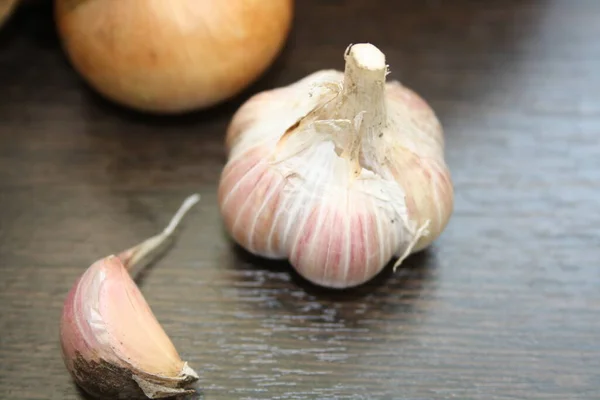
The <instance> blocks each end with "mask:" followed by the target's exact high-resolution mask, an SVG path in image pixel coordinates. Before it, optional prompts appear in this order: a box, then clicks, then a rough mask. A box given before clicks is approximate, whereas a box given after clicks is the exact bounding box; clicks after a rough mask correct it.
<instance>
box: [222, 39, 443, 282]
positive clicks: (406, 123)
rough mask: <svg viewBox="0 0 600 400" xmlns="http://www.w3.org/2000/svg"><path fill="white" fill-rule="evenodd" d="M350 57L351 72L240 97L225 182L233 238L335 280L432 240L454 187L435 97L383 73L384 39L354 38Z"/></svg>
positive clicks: (349, 278) (368, 270) (317, 277)
mask: <svg viewBox="0 0 600 400" xmlns="http://www.w3.org/2000/svg"><path fill="white" fill-rule="evenodd" d="M345 61H346V64H345V71H344V73H342V72H339V71H335V70H322V71H318V72H315V73H313V74H311V75H309V76H307V77H305V78H303V79H301V80H299V81H297V82H295V83H293V84H291V85H289V86H286V87H282V88H277V89H274V90H270V91H266V92H263V93H259V94H257V95H255V96H254V97H253V98H251V99H250V100H248V101H247V102H246V103H245V104H243V105H242V106H241V107H240V109H239V110H238V111H237V112H236V114H235V115H234V117H233V119H232V121H231V124H230V126H229V129H228V132H227V138H226V145H227V149H228V152H229V157H228V161H227V164H226V165H225V167H224V170H223V172H222V176H221V181H220V185H219V203H220V211H221V214H222V216H223V219H224V224H225V227H226V229H227V230H228V232H229V233H230V234H231V235H232V237H233V238H234V240H235V241H236V242H238V243H239V244H240V245H241V246H242V247H244V248H245V249H247V250H248V251H250V252H251V253H254V254H256V255H260V256H263V257H268V258H276V259H288V260H289V261H290V263H291V264H292V266H293V267H294V268H295V269H296V270H297V271H298V272H299V274H300V275H302V276H304V277H305V278H306V279H308V280H309V281H311V282H313V283H315V284H318V285H321V286H326V287H332V288H345V287H351V286H356V285H359V284H361V283H364V282H366V281H368V280H370V279H371V278H372V277H374V276H375V275H376V274H377V273H378V272H379V271H381V270H382V269H383V268H384V266H385V265H386V264H387V263H388V262H389V261H390V260H391V259H392V258H394V257H397V261H396V264H395V267H397V266H398V265H400V263H401V262H402V261H403V260H404V259H405V258H406V257H407V256H408V255H409V254H411V253H414V252H416V251H419V250H422V249H424V248H425V247H427V246H428V245H429V244H431V243H432V242H433V241H434V240H435V239H436V238H437V237H438V236H439V235H440V234H441V232H442V231H443V230H444V228H445V226H446V225H447V223H448V221H449V218H450V215H451V213H452V210H453V196H454V195H453V187H452V182H451V177H450V172H449V170H448V167H447V165H446V163H445V160H444V138H443V133H442V128H441V125H440V123H439V121H438V119H437V117H436V116H435V114H434V112H433V111H432V109H431V108H430V107H429V106H428V104H427V103H426V102H425V101H424V100H422V99H421V98H420V97H419V96H418V95H417V94H416V93H414V92H413V91H411V90H410V89H408V88H406V87H404V86H402V85H401V84H400V83H398V82H389V83H386V75H387V72H388V71H387V65H386V61H385V56H384V54H383V53H382V52H381V51H380V50H379V49H377V48H376V47H375V46H373V45H371V44H357V45H353V46H350V47H349V48H348V49H347V51H346V53H345Z"/></svg>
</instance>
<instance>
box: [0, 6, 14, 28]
mask: <svg viewBox="0 0 600 400" xmlns="http://www.w3.org/2000/svg"><path fill="white" fill-rule="evenodd" d="M17 4H19V0H0V27H2V26H3V25H4V24H5V23H6V21H7V20H8V18H9V17H10V16H11V15H12V13H13V11H14V10H15V8H16V7H17Z"/></svg>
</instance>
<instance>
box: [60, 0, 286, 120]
mask: <svg viewBox="0 0 600 400" xmlns="http://www.w3.org/2000/svg"><path fill="white" fill-rule="evenodd" d="M293 7H294V2H293V0H268V1H267V0H227V1H223V0H168V1H165V0H55V17H56V22H57V27H58V32H59V35H60V38H61V41H62V44H63V48H64V50H65V52H66V54H67V56H68V58H69V60H70V61H71V64H72V65H73V67H74V69H75V70H76V71H77V72H78V73H79V74H80V75H81V76H82V77H83V79H84V80H85V81H87V83H88V84H89V85H90V86H91V87H93V88H94V89H95V90H96V91H98V92H99V93H100V94H101V95H103V96H104V97H106V98H108V99H110V100H112V101H114V102H116V103H119V104H121V105H124V106H128V107H131V108H135V109H138V110H141V111H147V112H155V113H179V112H186V111H191V110H195V109H201V108H206V107H210V106H213V105H215V104H218V103H221V102H223V101H226V100H228V99H230V98H231V97H233V96H235V95H236V94H238V93H239V92H241V91H242V90H243V89H245V88H246V87H248V86H249V85H250V84H251V83H253V82H254V81H255V80H256V79H258V77H259V76H260V75H262V73H264V72H265V71H266V69H267V68H268V67H269V66H270V65H271V64H272V63H273V61H274V60H275V58H276V57H277V55H278V54H279V52H280V50H281V48H282V47H283V45H284V43H285V41H286V38H287V36H288V32H289V29H290V26H291V23H292V16H293Z"/></svg>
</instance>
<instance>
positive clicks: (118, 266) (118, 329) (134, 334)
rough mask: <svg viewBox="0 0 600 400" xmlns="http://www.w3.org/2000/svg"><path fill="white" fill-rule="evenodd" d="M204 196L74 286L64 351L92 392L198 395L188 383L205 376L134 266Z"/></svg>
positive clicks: (66, 315) (64, 317) (62, 329)
mask: <svg viewBox="0 0 600 400" xmlns="http://www.w3.org/2000/svg"><path fill="white" fill-rule="evenodd" d="M198 199H199V198H198V196H192V197H190V198H188V199H187V200H186V202H185V203H184V205H183V206H182V207H181V209H180V210H179V212H178V213H177V214H176V215H175V217H174V218H173V220H172V221H171V223H170V224H169V226H168V227H167V228H166V229H165V231H163V232H162V233H161V234H159V235H156V236H154V237H152V238H150V239H148V240H146V241H144V242H143V243H141V244H140V245H137V246H135V247H133V248H131V249H128V250H126V251H124V252H123V253H121V254H120V255H119V256H113V255H111V256H108V257H106V258H103V259H101V260H98V261H96V262H95V263H94V264H93V265H92V266H91V267H90V268H88V270H87V271H86V272H85V273H84V274H83V275H82V276H81V277H80V278H79V279H78V280H77V282H76V283H75V285H74V286H73V287H72V289H71V290H70V292H69V294H68V296H67V299H66V300H65V305H64V309H63V314H62V319H61V326H60V337H61V347H62V353H63V358H64V361H65V364H66V366H67V369H68V370H69V372H70V373H71V375H72V377H73V379H74V380H75V382H76V383H77V384H78V385H79V386H80V387H81V388H83V389H84V390H85V391H86V392H88V393H90V394H91V395H94V396H97V397H112V398H132V399H133V398H152V399H158V398H166V397H172V396H177V395H182V394H187V393H192V392H193V390H189V389H186V388H185V387H186V386H187V385H188V384H190V383H192V382H194V381H196V380H198V375H197V374H196V372H195V371H194V370H193V369H191V368H190V367H189V366H188V365H187V363H186V362H184V361H183V360H182V359H181V358H180V356H179V354H178V352H177V350H176V349H175V347H174V345H173V343H172V342H171V340H170V339H169V337H168V336H167V334H166V333H165V331H164V330H163V329H162V327H161V326H160V324H159V322H158V321H157V319H156V317H155V316H154V314H153V312H152V310H151V309H150V307H149V305H148V303H147V302H146V300H145V299H144V296H143V295H142V293H141V292H140V290H139V289H138V287H137V285H136V284H135V282H134V281H133V279H132V278H131V276H130V274H129V271H128V268H131V267H133V266H135V265H136V264H137V262H139V261H140V260H141V259H142V258H143V257H144V256H146V255H149V254H150V253H151V252H153V251H154V250H156V249H157V248H158V247H159V246H160V245H161V244H163V242H164V241H165V240H166V239H167V238H169V237H170V235H171V234H172V232H173V230H174V229H175V227H176V226H177V224H178V223H179V221H180V220H181V218H182V217H183V214H184V213H185V212H186V211H187V210H188V209H189V208H190V207H191V206H192V205H193V204H195V203H196V202H197V201H198Z"/></svg>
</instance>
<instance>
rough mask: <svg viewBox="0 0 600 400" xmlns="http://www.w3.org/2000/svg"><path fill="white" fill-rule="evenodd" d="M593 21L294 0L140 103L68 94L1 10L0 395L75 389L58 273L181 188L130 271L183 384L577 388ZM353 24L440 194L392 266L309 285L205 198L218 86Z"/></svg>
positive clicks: (598, 311) (597, 327)
mask: <svg viewBox="0 0 600 400" xmlns="http://www.w3.org/2000/svg"><path fill="white" fill-rule="evenodd" d="M599 37H600V2H598V1H596V0H589V1H586V0H576V1H567V0H565V1H559V0H554V1H549V0H548V1H545V0H538V1H533V0H520V1H518V0H513V1H507V0H497V1H491V0H490V1H466V0H461V1H458V0H454V1H441V0H440V1H435V0H431V1H422V0H403V1H398V0H378V1H374V0H369V1H367V0H353V1H351V0H347V1H332V0H331V1H323V0H302V1H298V5H297V15H296V20H295V27H294V31H293V33H292V35H291V36H290V38H289V41H288V46H287V48H286V49H285V51H284V52H283V54H282V55H281V57H280V58H279V60H278V61H277V63H276V64H275V65H274V66H273V67H272V68H271V69H270V71H269V73H268V74H267V75H265V76H264V78H263V79H261V80H260V82H258V83H257V84H256V85H254V86H253V87H252V88H250V89H249V90H247V91H246V92H245V93H243V94H242V95H240V96H238V97H237V98H236V99H235V100H233V101H231V102H229V103H228V104H226V105H223V106H220V107H217V108H216V109H213V110H209V111H205V112H200V113H195V114H193V115H188V116H184V117H178V118H156V117H148V116H143V115H139V114H135V113H132V112H129V111H125V110H122V109H120V108H118V107H115V106H113V105H111V104H109V103H107V102H106V101H103V100H101V99H99V98H98V96H96V95H95V94H94V93H92V92H90V91H89V90H88V89H86V87H85V86H84V85H82V83H81V81H80V80H79V78H78V77H77V76H76V75H75V74H74V72H73V71H72V70H71V69H70V67H69V66H68V64H67V63H66V61H65V58H64V56H63V53H62V52H61V49H60V47H59V45H58V42H57V39H56V36H55V34H54V28H53V24H52V20H51V16H50V13H49V8H48V7H47V6H34V7H31V8H23V9H21V10H20V11H19V12H18V13H17V15H16V16H15V18H13V20H12V21H11V23H10V24H9V25H8V26H7V27H6V29H4V30H3V31H2V34H1V37H0V88H1V89H0V90H1V92H2V97H1V99H0V133H1V134H0V263H1V268H2V269H1V271H2V279H1V281H0V363H1V366H0V397H1V398H3V399H78V398H81V396H82V395H81V394H80V393H79V392H78V390H77V389H76V387H75V386H74V385H73V383H72V381H71V380H70V378H69V376H68V374H67V371H66V370H65V368H64V366H63V362H62V360H61V356H60V352H59V342H58V322H59V315H60V310H61V307H62V302H63V299H64V297H65V294H66V292H67V290H68V289H69V287H70V286H71V285H72V283H73V281H74V280H75V278H76V277H77V276H78V275H80V274H81V273H82V271H83V270H84V269H85V268H87V266H88V265H90V264H91V263H92V262H93V261H94V260H96V259H98V258H101V257H103V256H105V255H108V254H110V253H113V252H116V251H118V250H120V249H123V248H124V247H127V246H129V245H131V244H133V243H136V242H138V241H139V240H140V239H142V238H145V237H147V236H149V235H152V234H154V233H155V232H157V231H158V230H160V229H162V227H163V226H164V224H165V223H166V222H167V221H168V219H169V218H170V217H171V215H172V213H173V211H174V210H175V209H176V208H177V207H178V206H179V204H180V202H181V201H182V200H183V198H184V197H185V196H187V195H189V194H191V193H192V192H195V191H198V192H199V193H200V194H201V195H202V201H201V204H200V205H199V206H198V207H197V208H195V209H194V211H193V212H191V213H190V214H189V215H188V218H187V219H186V221H185V223H184V225H183V227H182V229H181V231H180V232H179V234H178V238H177V240H176V242H175V244H174V246H173V247H172V248H171V250H170V252H169V253H167V254H166V255H165V256H164V257H163V258H162V259H161V260H160V261H159V262H158V263H156V264H154V266H153V267H152V268H151V269H150V270H148V271H146V272H145V274H144V279H143V280H142V282H141V289H142V291H143V292H144V294H145V296H146V298H147V300H148V302H149V303H150V305H151V306H152V307H153V309H154V311H155V313H156V315H157V317H158V319H159V320H160V321H161V322H162V324H163V326H164V328H165V330H166V331H167V332H168V333H169V335H170V336H171V337H172V339H173V341H174V343H175V344H176V346H177V347H178V349H179V350H180V351H181V353H182V356H183V357H184V358H185V359H187V360H189V362H190V363H191V365H192V366H194V367H195V368H196V369H197V370H198V371H199V372H200V374H201V380H200V382H199V384H198V387H199V388H200V389H201V390H200V393H201V394H200V396H199V397H200V398H204V399H207V400H208V399H411V400H416V399H419V400H424V399H463V400H466V399H481V400H492V399H498V400H500V399H503V400H504V399H506V400H508V399H514V400H517V399H557V400H573V399H590V400H592V399H599V398H600V261H599V258H600V257H599V256H600V212H599V203H600V40H598V38H599ZM360 41H371V42H373V43H374V44H376V45H377V46H379V47H380V48H381V49H382V50H383V51H384V52H385V53H386V55H387V57H388V61H389V63H390V65H391V70H392V75H391V76H390V77H391V78H395V79H400V80H401V81H403V82H404V83H405V84H407V85H409V86H410V87H413V88H414V89H415V90H417V91H418V92H419V93H421V94H422V95H423V96H424V97H425V98H426V99H427V100H429V101H430V102H431V104H432V106H433V107H434V109H435V110H436V111H437V113H438V115H439V117H440V119H441V120H442V123H443V125H444V127H445V129H446V135H447V160H448V163H449V165H450V167H451V169H452V173H453V178H454V182H455V189H456V207H455V213H454V215H453V218H452V221H451V223H450V225H449V226H448V228H447V230H446V231H445V233H444V234H443V235H442V237H441V238H440V239H439V240H438V241H436V243H435V245H434V246H433V247H432V248H431V249H430V250H428V251H426V252H424V253H422V254H419V255H416V256H414V257H411V258H409V259H408V260H407V262H406V264H405V267H404V268H402V269H400V270H398V271H397V272H396V273H392V272H391V271H390V269H389V268H388V269H387V270H386V271H385V272H384V273H383V274H381V276H379V277H378V278H377V279H376V280H374V281H373V282H371V283H370V284H368V285H366V286H364V287H361V288H359V289H357V290H352V291H346V292H330V291H326V290H322V289H319V288H316V287H313V286H311V285H309V284H307V283H306V282H304V281H302V280H301V279H299V278H298V277H297V276H296V275H295V274H293V273H291V272H290V268H289V267H288V266H287V265H286V264H284V263H273V262H265V261H264V260H260V259H256V258H253V257H250V256H248V255H247V254H245V253H244V252H242V251H239V250H237V249H236V248H235V246H233V245H232V244H231V243H230V241H229V239H228V237H227V236H226V235H225V234H224V232H223V228H222V225H221V220H220V217H219V214H218V210H217V204H216V194H215V193H216V188H217V183H218V178H219V173H220V171H221V168H222V166H223V164H224V162H225V153H224V147H223V137H224V130H225V127H226V125H227V123H228V121H229V118H230V117H231V115H232V113H233V111H234V110H235V109H236V108H237V107H238V106H239V105H240V104H241V102H242V101H244V100H245V99H247V98H248V96H250V95H251V94H253V93H256V92H257V91H260V90H263V89H266V88H270V87H275V86H281V85H285V84H288V83H290V82H292V81H295V80H297V79H299V78H301V77H303V76H305V75H306V74H308V73H311V72H313V71H315V70H317V69H321V68H330V67H334V68H342V61H343V60H342V53H343V50H344V49H345V47H346V46H347V45H348V44H349V43H351V42H360Z"/></svg>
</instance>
